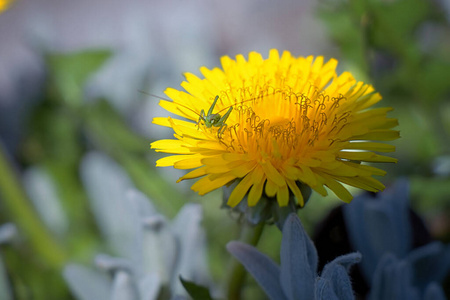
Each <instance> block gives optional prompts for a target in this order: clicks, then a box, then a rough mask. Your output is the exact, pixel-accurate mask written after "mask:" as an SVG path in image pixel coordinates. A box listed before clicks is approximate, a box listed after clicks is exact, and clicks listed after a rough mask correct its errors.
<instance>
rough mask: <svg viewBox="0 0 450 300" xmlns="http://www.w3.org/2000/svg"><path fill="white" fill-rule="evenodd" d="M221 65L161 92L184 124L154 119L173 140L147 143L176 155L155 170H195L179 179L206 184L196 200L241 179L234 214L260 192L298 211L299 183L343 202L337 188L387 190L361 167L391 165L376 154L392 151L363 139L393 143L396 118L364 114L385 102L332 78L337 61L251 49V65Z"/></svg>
mask: <svg viewBox="0 0 450 300" xmlns="http://www.w3.org/2000/svg"><path fill="white" fill-rule="evenodd" d="M221 62H222V69H220V68H214V69H212V70H211V69H207V68H206V67H202V68H201V69H200V71H201V73H202V74H203V76H204V79H200V78H198V77H197V76H195V75H193V74H190V73H187V74H185V76H186V81H185V82H183V83H182V84H181V86H182V87H183V88H184V89H185V90H186V92H182V91H178V90H175V89H172V88H169V89H167V90H166V92H165V93H166V95H167V96H169V97H170V98H171V99H172V100H173V102H172V101H164V100H162V101H161V102H160V105H161V106H162V107H164V108H165V109H166V110H168V111H170V112H172V113H174V114H176V115H178V116H181V117H184V118H185V119H187V120H178V119H173V118H171V117H164V118H155V119H154V120H153V123H155V124H158V125H162V126H167V127H172V128H173V130H174V131H175V135H174V136H175V139H171V140H159V141H156V142H154V143H152V144H151V147H152V148H153V149H156V151H159V152H166V153H171V154H175V155H171V156H168V157H164V158H162V159H160V160H158V161H157V163H156V164H157V166H161V167H163V166H174V167H175V168H177V169H194V170H192V171H190V172H189V173H187V174H186V175H185V176H182V177H181V178H180V179H179V180H184V179H193V178H199V177H202V178H200V179H199V180H198V181H197V182H196V183H194V184H193V185H192V189H193V190H194V191H197V192H199V194H201V195H203V194H205V193H208V192H210V191H212V190H215V189H217V188H220V187H222V186H224V185H227V184H229V183H230V182H232V181H234V180H238V181H239V183H238V184H237V185H236V187H235V188H234V189H233V191H232V193H231V195H230V197H229V198H228V202H227V204H228V205H230V206H232V207H234V206H236V205H237V204H238V203H239V202H240V201H241V200H242V199H243V198H244V196H246V195H247V199H248V205H249V206H254V205H255V204H256V203H257V202H258V201H259V199H260V198H261V197H262V196H263V195H265V196H267V197H269V198H272V197H273V198H275V199H276V200H277V202H278V204H279V206H286V205H287V204H288V202H289V198H290V197H289V195H290V194H293V195H294V196H295V197H296V199H297V201H298V204H299V205H301V206H303V205H304V199H303V196H302V193H301V191H300V189H299V185H298V184H306V185H308V186H310V187H311V188H312V189H313V190H315V191H316V192H318V193H319V194H321V195H324V196H325V195H327V190H326V189H325V186H326V187H328V188H329V189H331V190H332V191H333V192H334V193H335V194H336V195H337V196H338V197H339V198H340V199H342V200H344V201H346V202H349V201H351V199H352V195H351V194H350V193H349V192H348V190H347V189H346V188H345V187H344V186H343V185H342V184H341V183H345V184H348V185H351V186H354V187H358V188H362V189H365V190H368V191H373V192H376V191H379V190H383V189H384V186H383V184H381V183H380V182H379V181H378V180H376V179H374V178H373V177H372V176H373V175H384V174H385V171H383V170H380V169H377V168H374V167H372V166H368V165H364V164H361V162H395V161H396V160H395V159H393V158H390V157H386V156H382V155H378V154H375V153H374V152H373V151H379V152H391V151H394V147H393V146H391V145H387V144H384V143H376V142H370V141H368V140H380V141H386V140H393V139H396V138H397V137H398V132H397V131H394V130H391V128H392V127H394V126H396V125H397V120H396V119H388V118H387V117H386V113H387V112H388V111H390V110H391V109H390V108H376V109H369V108H370V107H371V106H372V105H374V104H375V103H377V102H378V101H380V100H381V96H380V95H379V94H378V93H376V92H375V91H374V88H373V87H372V86H371V85H367V84H364V83H363V82H358V81H356V80H355V79H354V78H353V76H352V75H351V74H350V73H348V72H345V73H343V74H341V75H337V74H336V71H335V69H336V66H337V61H336V60H335V59H331V60H329V61H328V62H324V58H323V57H321V56H319V57H316V58H314V57H313V56H308V57H306V58H305V57H298V58H297V57H293V56H292V55H291V54H290V53H289V52H287V51H285V52H283V54H282V55H281V57H280V55H279V53H278V51H277V50H271V51H270V54H269V57H268V58H267V59H263V58H262V56H261V55H260V54H258V53H256V52H251V53H250V54H249V58H248V60H246V59H245V58H244V57H243V56H242V55H238V56H237V57H236V60H233V59H231V58H229V57H227V56H225V57H222V60H221ZM360 150H362V151H360Z"/></svg>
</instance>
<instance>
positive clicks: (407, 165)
mask: <svg viewBox="0 0 450 300" xmlns="http://www.w3.org/2000/svg"><path fill="white" fill-rule="evenodd" d="M440 5H444V4H443V3H442V4H440V2H439V1H423V0H395V1H381V0H362V1H359V0H349V1H346V0H322V1H321V2H320V6H319V11H318V13H319V17H320V18H321V19H322V20H323V21H324V24H325V25H326V28H327V30H328V33H329V34H330V37H331V38H332V39H333V40H334V41H335V43H336V45H337V46H338V48H339V50H340V54H341V56H342V59H341V62H344V65H347V66H346V67H345V68H346V69H350V70H351V71H353V72H354V73H356V75H357V77H360V78H361V77H362V79H365V78H367V79H366V80H368V81H369V82H372V84H373V85H374V86H375V89H376V90H377V91H379V92H380V93H381V95H382V96H383V98H384V100H383V102H384V103H383V105H389V106H392V107H394V109H395V110H394V112H392V113H391V114H390V115H391V116H392V117H396V118H398V119H399V122H400V126H399V129H400V134H401V136H402V138H401V139H399V140H397V141H395V142H393V144H394V145H396V147H397V150H396V153H395V154H394V155H395V156H396V157H397V158H398V159H399V162H398V164H396V165H390V166H387V167H386V168H385V169H387V170H388V175H387V176H388V178H391V179H392V178H396V177H399V176H406V177H408V178H410V179H411V180H412V193H413V194H412V196H413V205H414V207H415V208H416V209H418V210H419V211H421V212H422V213H423V214H425V215H427V216H428V217H429V218H431V219H432V218H433V216H434V213H436V212H438V211H440V212H441V213H442V214H444V215H445V214H446V215H447V216H448V214H449V213H450V203H449V201H448V199H449V198H450V189H448V186H450V179H449V174H450V173H449V170H446V174H437V171H436V167H437V166H436V160H437V159H438V158H439V157H441V158H445V157H449V155H450V123H449V118H448V116H449V112H450V101H449V98H450V42H449V41H450V26H449V16H448V15H446V12H445V10H444V9H443V7H441V6H440ZM447 14H448V12H447ZM359 74H361V76H358V75H359ZM383 168H384V167H383ZM444 173H445V172H444ZM430 187H432V190H431V189H430ZM433 212H434V213H433ZM447 222H449V221H448V219H447ZM442 225H443V224H442ZM444 226H447V230H446V231H443V232H439V233H437V232H436V233H435V234H437V235H438V237H439V238H441V239H442V240H446V241H450V232H449V230H448V224H447V225H444Z"/></svg>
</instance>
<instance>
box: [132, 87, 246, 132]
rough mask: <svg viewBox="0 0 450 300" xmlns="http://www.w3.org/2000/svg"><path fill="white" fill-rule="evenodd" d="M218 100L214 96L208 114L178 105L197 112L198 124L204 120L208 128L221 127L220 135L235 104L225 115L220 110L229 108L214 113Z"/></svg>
mask: <svg viewBox="0 0 450 300" xmlns="http://www.w3.org/2000/svg"><path fill="white" fill-rule="evenodd" d="M140 92H141V93H143V94H147V95H149V96H152V97H156V98H160V99H163V100H165V101H171V100H169V99H165V98H162V97H159V96H157V95H154V94H150V93H147V92H144V91H140ZM217 100H219V96H218V95H217V96H216V97H215V98H214V102H213V103H212V104H211V107H210V108H209V110H208V114H206V113H205V110H204V109H202V110H201V111H200V114H198V113H197V112H196V111H195V110H193V109H192V108H190V107H187V106H185V105H183V104H180V103H177V105H179V106H181V107H183V108H186V109H187V110H190V111H191V112H193V113H195V114H197V115H198V116H199V118H198V121H197V125H200V122H202V121H203V123H204V124H205V126H206V128H211V127H219V130H218V132H217V135H218V137H220V136H221V135H222V134H223V133H224V132H225V130H226V128H227V124H226V123H225V122H226V121H227V119H228V117H229V116H230V114H231V111H232V110H233V106H230V107H228V111H227V112H226V113H225V114H224V115H223V116H222V115H221V114H220V112H221V111H224V110H225V109H227V108H224V109H222V110H221V111H219V113H215V114H213V110H214V107H215V106H216V103H217ZM248 101H249V100H248Z"/></svg>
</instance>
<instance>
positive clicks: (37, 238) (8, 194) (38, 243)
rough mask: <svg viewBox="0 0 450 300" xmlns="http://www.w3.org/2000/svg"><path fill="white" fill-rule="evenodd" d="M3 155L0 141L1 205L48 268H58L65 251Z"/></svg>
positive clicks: (64, 258) (62, 260)
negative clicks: (32, 204)
mask: <svg viewBox="0 0 450 300" xmlns="http://www.w3.org/2000/svg"><path fill="white" fill-rule="evenodd" d="M6 155H7V154H6V151H5V150H4V148H3V144H2V143H1V141H0V198H1V199H2V204H3V206H4V208H5V209H7V210H8V211H9V214H10V215H11V217H12V222H13V223H14V224H16V225H17V226H18V227H19V229H20V230H21V232H22V234H23V235H24V236H25V237H26V238H27V239H28V240H29V242H30V244H31V247H32V248H33V249H34V251H35V252H36V253H37V254H38V255H39V256H40V257H41V258H42V259H44V260H45V262H46V264H47V265H48V266H49V267H51V268H54V269H58V270H59V269H60V268H61V267H62V266H63V264H64V262H65V260H66V253H65V252H64V250H63V249H62V247H61V246H60V245H59V244H58V243H57V242H56V241H55V240H54V239H53V237H52V236H51V234H50V233H49V232H48V230H47V229H46V228H45V226H44V224H43V223H42V222H41V220H40V219H39V217H38V216H37V214H36V212H35V211H34V209H33V207H32V206H31V205H30V202H29V200H28V199H27V196H26V195H25V192H24V191H23V190H22V187H21V185H20V182H19V180H18V178H17V175H16V174H15V172H14V169H13V166H12V165H11V163H10V162H9V161H8V159H7V156H6Z"/></svg>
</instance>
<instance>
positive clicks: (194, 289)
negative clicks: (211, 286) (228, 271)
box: [179, 276, 213, 300]
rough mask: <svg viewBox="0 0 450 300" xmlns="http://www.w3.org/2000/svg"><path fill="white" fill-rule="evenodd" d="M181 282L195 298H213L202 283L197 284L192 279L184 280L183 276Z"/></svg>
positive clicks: (204, 299) (196, 299) (195, 299)
mask: <svg viewBox="0 0 450 300" xmlns="http://www.w3.org/2000/svg"><path fill="white" fill-rule="evenodd" d="M179 278H180V281H181V284H183V286H184V288H185V289H186V291H187V292H188V294H189V295H190V296H191V297H192V299H194V300H213V298H212V297H211V295H210V294H209V290H208V289H207V288H206V287H204V286H201V285H197V284H195V283H193V282H192V281H187V280H184V279H183V277H181V276H180V277H179Z"/></svg>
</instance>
